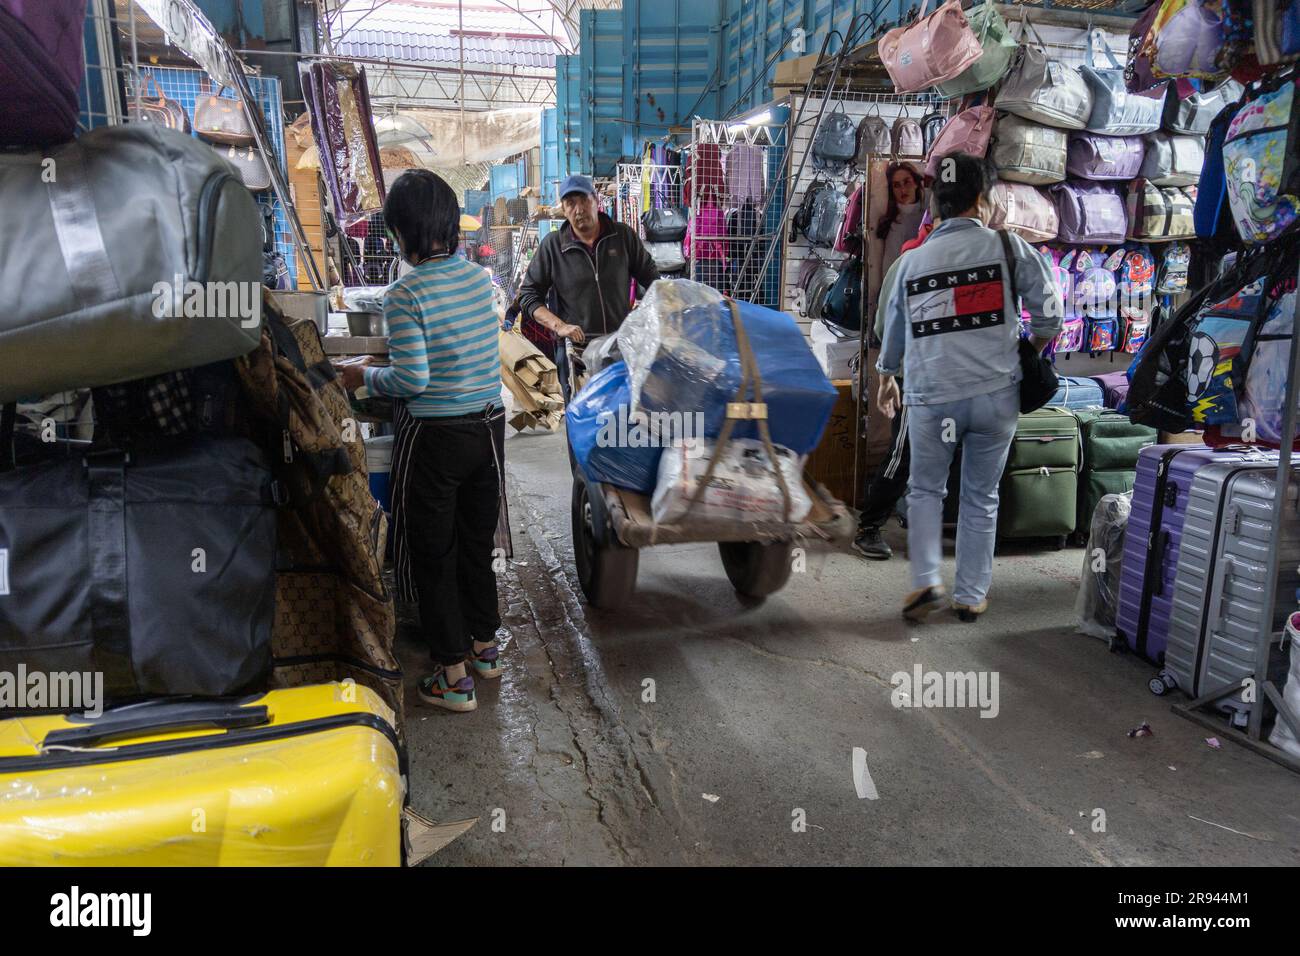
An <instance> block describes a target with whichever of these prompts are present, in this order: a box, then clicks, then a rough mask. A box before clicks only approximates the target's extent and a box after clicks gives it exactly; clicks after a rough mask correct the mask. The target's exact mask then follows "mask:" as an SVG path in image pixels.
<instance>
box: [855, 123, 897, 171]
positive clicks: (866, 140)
mask: <svg viewBox="0 0 1300 956" xmlns="http://www.w3.org/2000/svg"><path fill="white" fill-rule="evenodd" d="M855 135H856V140H857V142H856V144H855V157H856V158H855V160H854V161H855V162H856V163H857V165H858V166H860V167H861V168H862V169H866V168H867V164H868V163H870V162H871V157H873V156H888V155H889V154H890V152H892V151H893V149H894V138H893V134H892V133H891V132H890V129H889V126H888V125H886V123H885V121H884V119H882V118H881V117H880V116H879V115H878V114H875V113H872V114H871V115H869V116H864V117H862V122H860V123H859V124H858V129H857V133H856V134H855Z"/></svg>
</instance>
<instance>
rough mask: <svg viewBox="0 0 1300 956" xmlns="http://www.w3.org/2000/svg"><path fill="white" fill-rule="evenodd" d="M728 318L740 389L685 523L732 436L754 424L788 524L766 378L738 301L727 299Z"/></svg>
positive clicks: (787, 504) (786, 492)
mask: <svg viewBox="0 0 1300 956" xmlns="http://www.w3.org/2000/svg"><path fill="white" fill-rule="evenodd" d="M725 301H726V304H727V310H728V314H729V315H730V316H731V325H732V327H733V328H734V329H735V330H736V351H737V352H738V353H739V354H740V388H739V390H737V392H736V398H735V401H732V402H729V403H728V404H727V417H726V420H725V421H724V422H723V423H722V430H721V431H720V432H719V433H718V440H717V442H715V443H714V446H713V454H712V455H711V456H709V465H708V467H707V468H706V469H705V470H704V475H703V476H702V477H701V478H700V480H699V482H698V483H697V484H696V486H695V494H694V495H692V496H691V500H690V501H689V502H688V503H687V505H686V512H685V514H683V515H682V517H683V519H684V518H686V517H689V516H690V513H691V512H692V511H693V510H694V509H695V505H696V503H697V502H699V500H700V499H701V498H703V497H704V492H705V490H706V489H707V488H708V487H709V482H711V481H712V480H713V473H714V471H715V470H717V467H718V461H719V459H721V458H722V456H723V453H724V452H725V451H726V450H727V445H728V444H729V443H730V442H731V433H732V431H734V430H735V427H736V422H738V421H754V422H757V424H758V435H759V438H760V439H762V442H763V449H764V451H766V452H767V460H768V464H770V465H771V466H772V474H773V475H774V476H775V477H776V483H777V485H778V486H779V487H780V489H781V501H782V505H781V520H782V521H784V522H786V523H787V524H788V523H789V521H790V489H789V487H788V486H787V485H786V483H785V475H783V474H782V473H781V466H780V464H779V463H778V461H777V457H776V449H775V448H774V447H773V446H772V433H771V430H770V429H769V428H768V424H767V403H766V402H764V401H763V376H762V374H761V373H760V372H759V370H758V362H757V360H756V359H755V358H754V350H753V348H752V347H751V346H750V343H749V334H748V333H747V332H746V331H745V323H744V322H743V321H742V320H741V318H740V308H739V306H737V305H736V301H735V300H734V299H726V300H725ZM751 386H752V387H753V399H752V400H751V399H750V388H751Z"/></svg>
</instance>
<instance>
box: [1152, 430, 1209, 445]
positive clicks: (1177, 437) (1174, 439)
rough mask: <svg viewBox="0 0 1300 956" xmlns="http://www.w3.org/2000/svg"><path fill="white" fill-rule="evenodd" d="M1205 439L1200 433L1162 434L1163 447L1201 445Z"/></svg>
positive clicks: (1161, 442)
mask: <svg viewBox="0 0 1300 956" xmlns="http://www.w3.org/2000/svg"><path fill="white" fill-rule="evenodd" d="M1204 443H1205V439H1204V438H1202V437H1201V433H1200V432H1161V433H1160V444H1161V445H1201V444H1204Z"/></svg>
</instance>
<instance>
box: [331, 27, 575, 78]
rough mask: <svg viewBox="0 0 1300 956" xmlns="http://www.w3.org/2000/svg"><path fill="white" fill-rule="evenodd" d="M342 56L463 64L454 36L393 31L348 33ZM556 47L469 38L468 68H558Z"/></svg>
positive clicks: (513, 39)
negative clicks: (477, 66)
mask: <svg viewBox="0 0 1300 956" xmlns="http://www.w3.org/2000/svg"><path fill="white" fill-rule="evenodd" d="M335 49H336V52H337V53H338V54H339V55H341V56H364V57H375V58H377V59H388V60H404V61H406V62H409V63H447V62H452V63H456V62H459V61H460V55H461V38H460V37H459V36H453V35H450V34H442V35H435V34H431V33H404V32H397V31H389V30H363V29H360V28H357V29H355V30H350V31H348V34H347V36H346V38H345V39H344V40H343V41H342V42H341V43H338V44H337V45H336V48H335ZM556 52H557V51H556V47H555V44H554V43H553V42H551V41H550V40H547V39H536V40H522V39H518V38H516V37H505V36H493V37H481V36H467V37H465V65H466V66H469V65H471V64H485V65H491V66H523V67H529V68H535V69H542V70H553V69H555V55H556Z"/></svg>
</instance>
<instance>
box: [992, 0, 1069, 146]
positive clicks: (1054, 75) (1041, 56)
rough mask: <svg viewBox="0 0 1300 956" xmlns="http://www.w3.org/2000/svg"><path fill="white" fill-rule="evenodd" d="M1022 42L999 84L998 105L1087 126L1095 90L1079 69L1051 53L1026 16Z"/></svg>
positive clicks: (1065, 125)
mask: <svg viewBox="0 0 1300 956" xmlns="http://www.w3.org/2000/svg"><path fill="white" fill-rule="evenodd" d="M1021 24H1022V33H1024V34H1026V35H1028V36H1029V37H1032V42H1029V41H1028V40H1026V41H1025V42H1024V43H1022V44H1021V47H1020V52H1019V53H1018V54H1017V55H1016V60H1015V62H1014V63H1013V64H1012V67H1011V72H1010V73H1009V74H1007V78H1006V79H1005V80H1003V81H1002V85H1001V87H999V88H998V94H997V101H996V102H995V103H994V105H995V106H996V107H997V108H998V109H1000V110H1005V111H1007V112H1008V113H1015V114H1016V115H1017V116H1022V117H1024V118H1025V119H1028V120H1033V121H1034V122H1037V123H1046V124H1047V125H1048V126H1056V127H1059V128H1061V129H1083V128H1084V127H1085V126H1087V125H1088V117H1089V116H1090V115H1091V113H1092V93H1091V91H1089V89H1088V84H1086V83H1085V82H1084V81H1083V77H1082V76H1080V75H1079V71H1078V70H1076V69H1074V67H1072V66H1068V65H1066V64H1065V63H1062V62H1061V61H1060V60H1055V59H1052V58H1051V57H1049V56H1048V55H1047V48H1046V47H1045V46H1044V45H1043V41H1042V38H1041V37H1039V35H1038V31H1037V30H1035V29H1034V25H1033V24H1032V23H1030V22H1029V18H1028V17H1026V18H1024V19H1022V20H1021Z"/></svg>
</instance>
